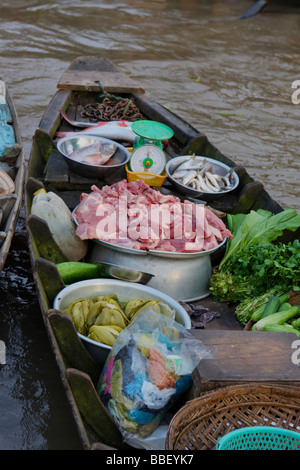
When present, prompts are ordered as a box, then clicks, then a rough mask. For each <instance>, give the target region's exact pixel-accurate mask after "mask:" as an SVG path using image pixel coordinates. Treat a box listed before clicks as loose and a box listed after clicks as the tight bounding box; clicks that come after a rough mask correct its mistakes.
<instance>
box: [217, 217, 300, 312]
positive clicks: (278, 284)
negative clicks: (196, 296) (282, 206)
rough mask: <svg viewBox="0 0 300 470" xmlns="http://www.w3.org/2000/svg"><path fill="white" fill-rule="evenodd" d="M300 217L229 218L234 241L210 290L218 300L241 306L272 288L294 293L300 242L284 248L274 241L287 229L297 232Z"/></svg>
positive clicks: (228, 244) (296, 281)
mask: <svg viewBox="0 0 300 470" xmlns="http://www.w3.org/2000/svg"><path fill="white" fill-rule="evenodd" d="M299 226H300V215H297V213H296V211H294V210H293V209H286V210H285V211H282V212H280V213H279V214H275V215H273V214H272V213H271V212H269V211H265V210H258V211H256V212H255V211H251V212H250V213H249V214H236V215H230V214H229V215H228V228H229V229H230V231H231V233H232V235H233V238H232V239H230V240H228V241H227V246H226V252H225V255H224V258H223V259H222V261H221V263H220V265H219V268H218V269H217V270H216V271H215V272H214V274H213V275H212V277H211V282H210V290H211V292H212V295H213V297H214V298H215V299H216V300H220V301H226V302H233V303H238V302H241V301H242V300H244V299H247V298H248V299H251V298H254V297H255V296H257V295H260V294H262V293H263V292H265V291H267V290H268V289H270V288H275V289H276V288H277V289H278V290H288V289H290V290H292V289H293V288H294V287H295V286H299V276H300V274H299V270H300V255H299V241H298V240H295V241H294V242H293V243H288V244H287V245H284V244H282V243H279V244H277V245H275V244H273V243H272V242H273V241H275V240H276V239H277V238H278V237H279V236H281V235H282V233H283V231H284V230H292V231H295V230H296V229H297V228H298V227H299Z"/></svg>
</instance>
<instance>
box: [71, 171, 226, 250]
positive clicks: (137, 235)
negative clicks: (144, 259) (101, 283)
mask: <svg viewBox="0 0 300 470" xmlns="http://www.w3.org/2000/svg"><path fill="white" fill-rule="evenodd" d="M91 189H92V192H91V193H90V194H86V193H83V194H82V195H81V198H80V203H79V205H78V206H77V208H76V210H75V211H74V213H73V217H74V219H75V221H76V223H77V229H76V233H77V236H78V237H79V238H80V239H81V240H87V239H98V240H102V241H106V242H109V243H113V244H117V245H119V246H123V247H126V248H133V249H137V250H161V251H171V252H184V253H192V252H199V251H207V250H211V249H213V248H215V247H217V246H218V245H219V244H220V242H222V241H223V240H224V238H232V234H231V232H230V231H229V230H228V229H227V228H226V226H225V224H224V223H223V221H222V220H221V219H219V218H218V217H217V216H216V215H215V214H214V213H213V212H212V211H211V210H210V209H208V208H206V207H205V206H204V205H200V204H194V203H193V202H190V201H184V202H181V201H180V199H179V198H177V197H176V196H170V195H163V194H161V193H160V192H159V191H156V190H154V189H152V188H150V187H149V186H148V185H147V184H146V183H144V181H142V180H139V181H135V182H134V183H128V182H127V181H126V180H123V181H120V182H118V183H116V184H113V185H111V186H104V187H103V188H102V189H99V188H98V187H97V186H92V188H91Z"/></svg>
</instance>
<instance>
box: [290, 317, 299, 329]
mask: <svg viewBox="0 0 300 470" xmlns="http://www.w3.org/2000/svg"><path fill="white" fill-rule="evenodd" d="M291 325H292V326H293V327H294V328H300V318H296V320H293V321H292V322H291Z"/></svg>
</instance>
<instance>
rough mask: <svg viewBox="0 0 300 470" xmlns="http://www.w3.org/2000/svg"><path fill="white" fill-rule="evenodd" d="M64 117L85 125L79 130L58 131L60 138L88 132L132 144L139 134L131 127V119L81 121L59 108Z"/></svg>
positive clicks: (57, 135) (74, 124) (70, 121)
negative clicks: (94, 121) (69, 116)
mask: <svg viewBox="0 0 300 470" xmlns="http://www.w3.org/2000/svg"><path fill="white" fill-rule="evenodd" d="M59 111H60V113H61V115H62V117H63V118H64V119H65V120H66V121H67V122H68V123H69V124H71V125H72V126H75V127H84V129H83V130H82V131H77V132H72V131H70V132H68V131H66V132H64V131H58V132H56V134H55V137H57V138H58V139H60V138H62V137H67V136H68V137H72V136H76V135H78V134H79V135H81V134H83V133H87V134H89V135H96V136H99V137H105V138H106V139H111V140H117V141H123V142H124V141H125V142H129V143H131V144H133V143H134V141H135V139H136V137H137V135H136V134H135V133H134V132H133V130H132V129H131V125H132V122H130V121H125V120H121V121H104V122H98V123H88V122H80V121H73V120H71V119H69V118H68V116H67V115H66V114H65V113H63V112H62V111H61V110H59Z"/></svg>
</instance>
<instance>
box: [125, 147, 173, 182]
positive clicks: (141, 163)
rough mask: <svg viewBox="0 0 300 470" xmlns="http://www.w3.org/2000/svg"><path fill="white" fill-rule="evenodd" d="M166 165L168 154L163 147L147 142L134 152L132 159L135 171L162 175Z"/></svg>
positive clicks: (131, 162)
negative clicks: (166, 154)
mask: <svg viewBox="0 0 300 470" xmlns="http://www.w3.org/2000/svg"><path fill="white" fill-rule="evenodd" d="M165 165H166V156H165V153H164V151H163V150H162V149H160V148H159V147H157V146H156V145H151V144H146V145H142V146H141V147H138V148H137V149H136V150H134V152H133V153H132V156H131V159H130V167H131V171H133V172H134V173H139V172H141V171H142V172H145V171H148V172H149V173H153V174H155V175H160V174H161V173H162V172H163V171H164V168H165Z"/></svg>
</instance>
